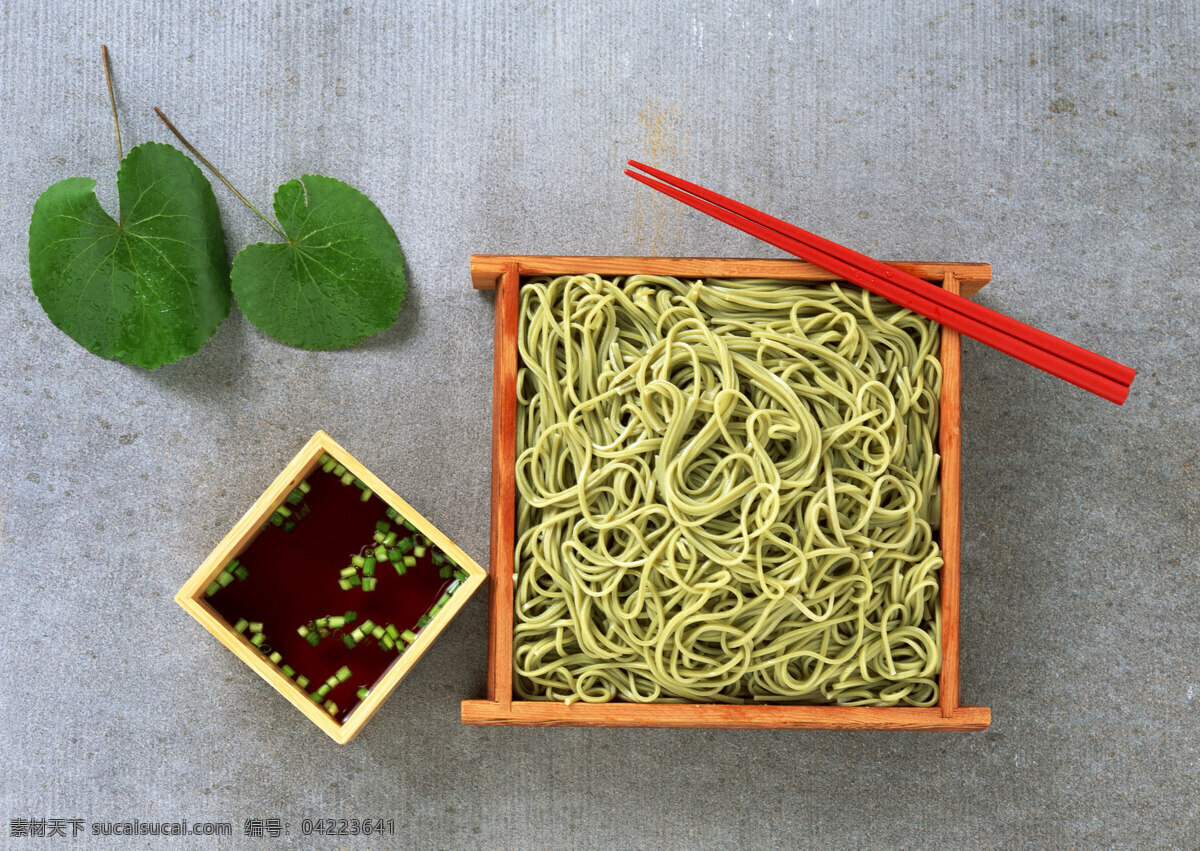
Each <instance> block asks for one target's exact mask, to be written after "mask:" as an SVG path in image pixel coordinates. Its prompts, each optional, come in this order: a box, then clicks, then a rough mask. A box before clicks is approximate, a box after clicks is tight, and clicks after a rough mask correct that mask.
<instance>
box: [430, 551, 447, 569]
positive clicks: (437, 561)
mask: <svg viewBox="0 0 1200 851" xmlns="http://www.w3.org/2000/svg"><path fill="white" fill-rule="evenodd" d="M430 558H431V559H432V561H433V563H434V565H435V566H441V565H443V564H445V563H446V557H445V556H444V555H442V554H441V553H434V554H433V555H432V556H431V557H430Z"/></svg>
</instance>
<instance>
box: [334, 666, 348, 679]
mask: <svg viewBox="0 0 1200 851" xmlns="http://www.w3.org/2000/svg"><path fill="white" fill-rule="evenodd" d="M333 675H334V676H335V677H337V681H338V682H339V683H344V682H346V680H348V679H350V666H349V665H342V667H340V668H338V669H337V671H335V672H334V674H333Z"/></svg>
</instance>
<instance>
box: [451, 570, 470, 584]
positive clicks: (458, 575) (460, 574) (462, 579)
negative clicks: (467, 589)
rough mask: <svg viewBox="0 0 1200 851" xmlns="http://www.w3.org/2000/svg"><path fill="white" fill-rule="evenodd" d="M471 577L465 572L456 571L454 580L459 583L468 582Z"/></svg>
mask: <svg viewBox="0 0 1200 851" xmlns="http://www.w3.org/2000/svg"><path fill="white" fill-rule="evenodd" d="M469 576H470V574H468V573H467V572H466V571H465V570H456V571H454V578H455V579H457V580H458V581H459V582H466V581H467V579H468V578H469Z"/></svg>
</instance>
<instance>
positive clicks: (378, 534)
mask: <svg viewBox="0 0 1200 851" xmlns="http://www.w3.org/2000/svg"><path fill="white" fill-rule="evenodd" d="M371 537H372V538H374V539H375V543H377V544H382V543H383V541H384V539H385V538H386V537H387V535H385V534H383V533H382V532H376V533H375V534H374V535H372V536H371Z"/></svg>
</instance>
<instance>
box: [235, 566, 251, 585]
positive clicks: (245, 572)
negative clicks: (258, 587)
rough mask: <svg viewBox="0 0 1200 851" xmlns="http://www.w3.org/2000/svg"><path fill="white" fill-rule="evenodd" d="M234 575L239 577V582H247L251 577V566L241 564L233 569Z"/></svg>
mask: <svg viewBox="0 0 1200 851" xmlns="http://www.w3.org/2000/svg"><path fill="white" fill-rule="evenodd" d="M233 575H234V576H236V577H237V578H238V581H239V582H245V581H246V580H247V579H248V578H249V577H250V568H248V567H246V565H244V564H239V565H238V566H237V567H235V568H234V569H233Z"/></svg>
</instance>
